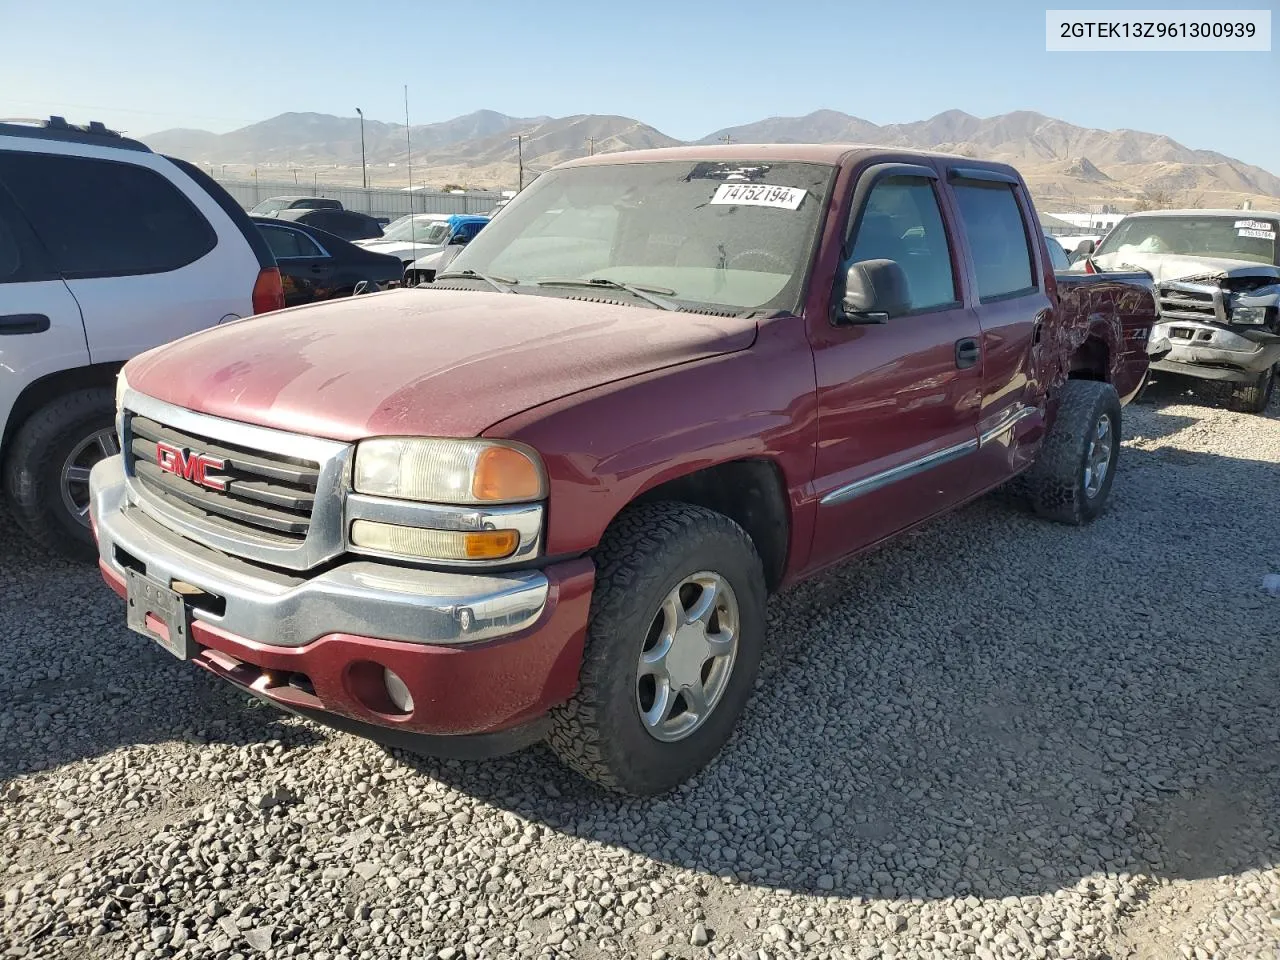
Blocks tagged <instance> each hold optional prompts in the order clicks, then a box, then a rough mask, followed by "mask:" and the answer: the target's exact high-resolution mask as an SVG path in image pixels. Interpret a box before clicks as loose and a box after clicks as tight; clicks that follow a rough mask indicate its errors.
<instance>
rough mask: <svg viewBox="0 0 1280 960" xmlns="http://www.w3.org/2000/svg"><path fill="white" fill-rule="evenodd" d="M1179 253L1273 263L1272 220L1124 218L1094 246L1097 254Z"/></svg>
mask: <svg viewBox="0 0 1280 960" xmlns="http://www.w3.org/2000/svg"><path fill="white" fill-rule="evenodd" d="M1108 254H1116V255H1117V260H1119V261H1121V262H1123V260H1124V257H1125V256H1126V255H1129V254H1181V255H1184V256H1192V257H1216V258H1218V259H1222V260H1248V261H1250V262H1252V263H1269V264H1275V263H1276V222H1275V221H1274V220H1259V219H1257V218H1256V217H1250V216H1249V215H1248V213H1247V212H1246V211H1241V212H1240V213H1239V214H1238V215H1233V216H1228V217H1222V216H1212V217H1207V216H1200V217H1198V216H1185V217H1126V218H1125V219H1124V220H1123V221H1121V222H1120V223H1119V224H1118V225H1117V226H1116V228H1115V229H1114V230H1112V231H1111V233H1109V234H1108V235H1107V238H1106V239H1105V240H1103V241H1102V243H1101V245H1099V247H1098V252H1097V256H1099V257H1102V256H1106V255H1108Z"/></svg>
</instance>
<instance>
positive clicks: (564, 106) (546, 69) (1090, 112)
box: [0, 0, 1280, 173]
mask: <svg viewBox="0 0 1280 960" xmlns="http://www.w3.org/2000/svg"><path fill="white" fill-rule="evenodd" d="M1273 4H1274V0H1265V2H1257V0H1254V2H1252V3H1250V2H1248V0H1245V2H1236V3H1226V4H1221V3H1219V4H1215V3H1213V2H1210V0H1200V2H1199V3H1178V2H1176V0H1163V2H1162V3H1161V4H1160V6H1162V7H1164V8H1175V7H1181V8H1187V9H1197V8H1198V9H1205V8H1218V7H1221V8H1228V9H1230V8H1242V7H1255V8H1266V7H1268V6H1271V5H1273ZM1093 5H1094V6H1097V7H1102V6H1104V4H1101V3H1097V2H1096V0H1094V4H1093ZM1046 6H1050V7H1055V8H1061V7H1070V6H1071V5H1069V4H1066V3H1063V2H1061V0H1049V2H1048V3H1028V2H1025V0H986V2H984V0H963V2H958V0H945V2H934V3H925V2H919V0H895V2H889V3H886V2H884V0H879V2H875V3H866V2H855V0H843V2H841V0H790V2H776V0H775V2H771V3H762V2H755V0H740V2H737V3H725V2H723V0H718V2H714V3H697V2H696V0H695V2H690V0H682V2H671V0H641V2H625V3H624V2H619V0H592V2H583V0H572V2H570V0H541V2H530V0H522V2H519V3H514V2H507V0H488V2H485V3H482V4H480V3H467V2H465V0H463V2H454V3H447V4H435V3H413V2H409V3H398V4H390V5H387V4H379V3H353V2H351V0H344V2H336V0H307V2H305V3H304V2H298V0H275V2H268V3H262V2H255V3H248V2H243V0H212V2H193V0H167V2H156V0H128V2H126V3H104V2H101V0H98V2H88V0H61V2H58V3H52V2H50V3H37V2H34V0H0V36H2V37H3V54H2V55H0V116H21V117H31V116H45V115H47V114H50V113H60V114H64V115H66V116H67V118H68V119H69V120H72V121H73V122H83V121H85V120H89V119H95V120H103V121H105V122H106V123H107V124H108V125H109V126H114V127H116V128H119V129H124V130H126V131H128V132H129V133H131V134H134V135H140V134H148V133H153V132H155V131H157V130H161V129H165V128H168V127H175V126H185V127H200V128H203V129H206V130H214V131H218V132H223V131H227V130H231V129H234V128H236V127H239V126H244V125H245V124H248V123H253V122H255V121H258V120H262V119H266V118H267V117H271V116H274V115H276V114H278V113H283V112H285V111H291V110H296V111H316V112H321V113H334V114H340V115H345V116H354V115H355V107H357V106H359V107H362V108H363V109H364V112H365V116H366V117H368V118H370V119H377V120H387V121H392V122H401V121H402V120H403V118H404V104H403V100H402V85H403V84H405V83H407V84H409V101H410V103H409V106H410V118H411V120H412V122H413V123H427V122H430V121H434V120H444V119H448V118H450V117H454V116H457V115H459V114H463V113H469V112H471V111H472V110H477V109H481V108H489V109H493V110H498V111H500V112H502V113H507V114H511V115H514V116H533V115H538V114H549V115H552V116H564V115H568V114H575V113H616V114H622V115H625V116H629V117H635V118H637V119H639V120H642V121H643V122H645V123H649V124H652V125H653V126H655V127H657V128H658V129H659V130H661V131H662V132H664V133H666V134H669V135H670V136H673V137H679V138H682V139H690V138H694V137H699V136H703V135H705V134H707V133H710V132H711V131H713V130H715V129H718V128H720V127H725V126H731V125H734V124H739V123H745V122H748V121H752V120H758V119H761V118H763V117H767V116H775V115H786V116H789V115H797V114H804V113H808V112H810V111H812V110H815V109H819V108H823V107H826V108H831V109H835V110H842V111H844V112H846V113H851V114H853V115H855V116H859V117H863V118H864V119H867V120H871V121H873V122H875V123H893V122H903V121H910V120H920V119H925V118H927V117H930V116H933V115H934V114H936V113H940V112H941V111H943V110H947V109H951V108H959V109H961V110H965V111H967V112H969V113H972V114H975V115H977V116H990V115H992V114H996V113H1005V112H1007V111H1010V110H1035V111H1039V112H1041V113H1045V114H1048V115H1050V116H1055V117H1059V118H1061V119H1063V120H1067V121H1069V122H1071V123H1075V124H1079V125H1082V126H1091V127H1102V128H1107V129H1113V128H1117V127H1127V128H1130V129H1136V130H1146V131H1150V132H1155V133H1163V134H1168V135H1169V136H1171V137H1173V138H1174V139H1175V140H1178V141H1180V142H1182V143H1184V144H1186V145H1187V146H1190V147H1197V148H1203V149H1212V150H1219V151H1221V152H1223V153H1226V154H1228V155H1231V156H1234V157H1239V158H1240V159H1242V160H1245V161H1248V162H1250V163H1255V164H1258V165H1260V166H1262V167H1265V168H1267V169H1269V170H1271V171H1273V172H1276V173H1280V99H1278V98H1277V93H1276V92H1277V90H1280V54H1278V53H1277V52H1275V50H1273V51H1272V52H1270V53H1123V54H1077V53H1047V52H1046V51H1045V49H1044V45H1045V44H1044V29H1045V28H1044V11H1045V8H1046ZM1123 6H1124V7H1127V8H1133V7H1150V6H1152V5H1151V4H1150V3H1147V4H1143V3H1141V2H1140V0H1134V2H1130V3H1127V4H1124V5H1123ZM1113 8H1114V7H1113Z"/></svg>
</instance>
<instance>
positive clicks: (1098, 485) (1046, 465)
mask: <svg viewBox="0 0 1280 960" xmlns="http://www.w3.org/2000/svg"><path fill="white" fill-rule="evenodd" d="M1119 458H1120V398H1119V397H1118V396H1116V391H1115V388H1114V387H1112V386H1111V384H1109V383H1101V382H1099V381H1097V380H1068V381H1067V382H1066V383H1065V384H1063V386H1062V392H1061V394H1060V395H1059V403H1058V416H1057V418H1056V419H1055V420H1054V421H1053V426H1052V428H1051V429H1050V430H1049V435H1048V436H1046V437H1045V439H1044V444H1043V445H1042V446H1041V448H1040V453H1039V455H1038V456H1037V457H1036V462H1035V464H1034V465H1033V466H1032V468H1031V470H1030V471H1028V474H1027V490H1028V493H1029V494H1030V496H1031V506H1032V508H1033V509H1034V510H1035V512H1036V513H1037V514H1039V515H1040V516H1042V517H1044V518H1045V519H1048V520H1056V521H1058V522H1059V523H1071V524H1077V525H1078V524H1083V523H1088V522H1089V521H1090V520H1093V519H1094V518H1095V517H1097V516H1098V515H1099V514H1100V513H1102V510H1103V507H1104V506H1105V505H1106V502H1107V496H1108V494H1110V492H1111V482H1112V480H1114V479H1115V472H1116V463H1117V461H1118V460H1119Z"/></svg>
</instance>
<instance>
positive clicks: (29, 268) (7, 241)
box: [0, 188, 58, 283]
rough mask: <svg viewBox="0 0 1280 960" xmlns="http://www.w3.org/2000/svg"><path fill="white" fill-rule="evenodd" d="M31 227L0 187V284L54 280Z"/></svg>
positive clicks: (54, 272)
mask: <svg viewBox="0 0 1280 960" xmlns="http://www.w3.org/2000/svg"><path fill="white" fill-rule="evenodd" d="M48 259H49V258H48V257H47V256H46V255H45V253H44V251H43V250H41V249H40V244H39V242H38V241H37V240H36V238H35V237H34V236H32V234H31V228H30V227H29V226H28V225H27V222H26V220H25V219H24V218H23V216H22V214H21V213H20V212H18V209H17V208H16V207H15V206H14V205H13V202H12V201H11V200H10V199H9V198H8V196H7V195H6V194H5V193H4V189H3V188H0V283H30V282H34V281H40V280H57V279H58V274H57V272H56V271H54V270H52V269H50V267H49V262H48Z"/></svg>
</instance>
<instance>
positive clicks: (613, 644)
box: [549, 502, 767, 796]
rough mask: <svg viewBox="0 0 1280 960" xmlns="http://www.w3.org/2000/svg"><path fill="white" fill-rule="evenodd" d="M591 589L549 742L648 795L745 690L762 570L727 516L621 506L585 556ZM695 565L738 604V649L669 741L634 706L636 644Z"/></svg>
mask: <svg viewBox="0 0 1280 960" xmlns="http://www.w3.org/2000/svg"><path fill="white" fill-rule="evenodd" d="M594 558H595V562H596V584H595V591H594V593H593V594H592V597H591V613H590V619H589V621H588V626H587V642H586V651H585V653H584V656H583V665H582V674H581V682H580V685H579V688H578V692H577V693H576V694H575V695H574V696H573V698H572V699H571V700H569V702H568V703H566V704H564V705H563V706H561V707H558V708H556V709H555V710H554V711H553V713H552V719H553V727H552V732H551V735H550V738H549V740H550V745H551V748H552V749H553V750H554V751H555V752H556V754H557V755H558V756H559V757H560V759H561V760H562V761H563V762H564V763H565V764H566V765H568V766H569V767H571V768H573V769H574V770H576V771H577V772H578V773H580V774H582V775H583V776H584V777H586V778H587V779H588V780H591V781H593V782H595V783H596V784H599V785H600V786H602V787H606V788H608V789H610V790H614V791H617V792H620V793H627V794H631V795H633V796H652V795H654V794H659V793H664V792H666V791H667V790H670V789H672V788H673V787H676V786H678V785H679V784H681V783H683V782H684V781H685V780H687V779H688V778H689V777H691V776H693V775H694V774H695V773H697V772H698V771H699V770H701V769H702V768H703V767H704V766H706V765H707V764H708V763H709V762H710V761H711V760H712V758H713V757H715V755H716V754H717V753H718V752H719V751H720V748H721V747H722V746H724V744H725V741H727V740H728V739H729V735H730V734H731V733H732V731H733V728H734V725H735V723H736V722H737V719H738V716H739V714H741V712H742V709H743V707H744V706H745V705H746V703H747V700H748V699H749V698H750V696H751V691H752V688H753V686H754V683H755V677H756V671H757V670H758V668H759V666H760V651H761V648H762V646H763V641H764V623H765V599H766V596H767V590H766V587H765V578H764V567H763V565H762V564H761V562H760V557H759V555H758V554H757V553H756V549H755V546H754V545H753V544H752V542H751V538H750V537H748V536H747V534H746V532H745V531H744V530H743V529H742V528H741V527H740V526H738V525H737V524H736V523H734V522H733V521H732V520H730V519H729V518H728V517H726V516H724V515H722V514H719V513H716V512H714V511H712V510H708V509H706V508H704V507H697V506H692V505H690V504H686V503H671V502H662V503H649V504H643V505H638V506H635V507H630V508H628V509H627V510H625V511H624V512H623V513H622V514H620V515H619V516H618V518H617V519H616V520H614V522H613V524H612V525H611V526H610V527H609V529H608V530H607V531H606V533H605V535H604V537H603V539H602V540H601V542H600V546H599V547H598V548H597V549H596V551H595V554H594ZM700 570H710V571H713V572H715V573H718V574H720V575H721V576H722V577H724V578H725V579H726V580H727V581H729V585H730V586H731V587H732V588H733V591H734V594H735V595H736V597H737V600H738V605H739V611H738V612H739V635H738V652H737V658H736V660H735V662H734V667H733V674H732V675H731V677H730V679H729V682H728V686H727V688H726V689H725V691H724V694H723V695H722V696H721V698H720V701H719V702H718V703H717V704H716V706H715V708H714V710H713V711H712V712H711V714H710V715H709V716H708V717H707V719H706V721H705V722H704V723H703V724H702V725H701V726H700V727H698V728H697V729H696V730H694V732H693V733H692V734H690V735H689V736H688V737H686V738H685V739H683V740H678V741H676V742H674V743H662V742H659V741H658V740H656V739H654V738H653V737H651V736H650V735H649V733H648V732H647V731H646V730H645V728H644V725H643V724H642V722H641V720H640V716H639V712H638V710H637V707H636V702H635V687H636V671H637V665H638V658H639V654H640V650H641V645H642V643H643V641H644V636H645V633H646V632H647V630H648V627H649V624H650V622H651V621H652V619H653V617H654V616H655V615H656V613H657V612H658V609H659V607H660V605H661V603H662V600H663V598H664V597H665V596H666V595H667V594H668V593H669V592H670V591H671V590H672V589H673V588H674V587H675V586H676V584H678V583H680V581H681V580H682V579H684V578H685V577H687V576H689V575H690V574H692V573H695V572H697V571H700Z"/></svg>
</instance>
